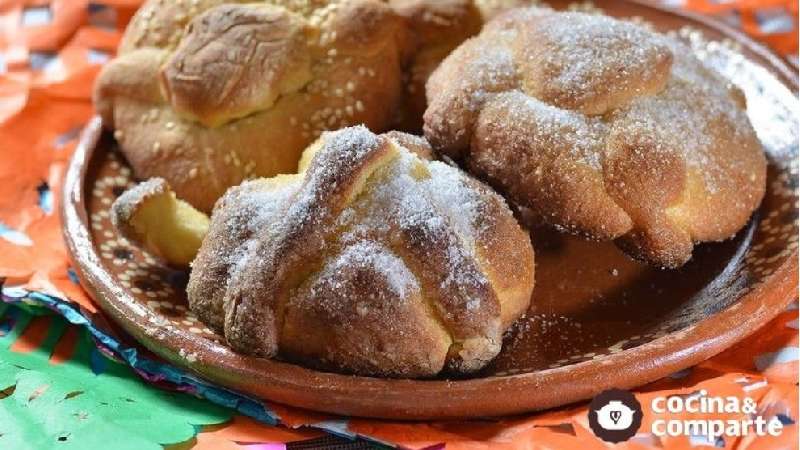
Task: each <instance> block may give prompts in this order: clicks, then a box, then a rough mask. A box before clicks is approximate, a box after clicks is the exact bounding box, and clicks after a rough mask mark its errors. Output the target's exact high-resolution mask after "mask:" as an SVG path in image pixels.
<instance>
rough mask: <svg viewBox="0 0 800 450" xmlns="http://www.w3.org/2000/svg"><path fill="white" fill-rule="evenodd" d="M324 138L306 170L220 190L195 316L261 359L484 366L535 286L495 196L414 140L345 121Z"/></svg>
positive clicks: (385, 366)
mask: <svg viewBox="0 0 800 450" xmlns="http://www.w3.org/2000/svg"><path fill="white" fill-rule="evenodd" d="M318 145H319V149H318V150H317V151H316V152H315V153H314V156H313V159H312V160H311V162H310V164H309V166H308V168H307V170H306V171H305V172H303V173H302V174H299V175H294V176H286V177H283V178H282V179H279V180H258V181H251V182H247V183H245V184H243V185H242V186H239V187H236V188H233V189H231V190H230V191H229V192H228V193H227V194H226V195H225V196H224V197H223V198H222V199H220V201H219V203H218V204H217V206H216V207H215V210H214V214H213V217H212V223H211V227H210V231H209V234H208V237H207V238H206V240H205V241H204V243H203V246H202V248H201V250H200V252H199V254H198V256H197V259H196V260H195V262H194V265H193V268H192V273H191V277H190V281H189V286H188V289H187V290H188V294H189V304H190V307H191V309H192V311H194V312H195V314H197V316H198V317H199V318H200V319H201V320H203V321H204V322H206V323H208V324H210V325H212V326H214V327H215V328H217V329H218V330H222V331H223V333H224V335H225V337H226V339H227V341H228V343H229V345H231V347H233V348H234V349H235V350H237V351H239V352H243V353H248V354H255V355H259V356H263V357H273V356H276V355H279V354H280V355H282V356H284V357H286V358H289V359H293V360H300V361H304V362H306V363H308V364H312V365H316V366H321V367H326V368H335V369H337V370H343V371H346V372H353V373H359V374H364V375H381V376H396V377H425V376H433V375H436V374H437V373H439V372H441V371H442V370H450V371H453V372H459V373H467V372H472V371H475V370H478V369H480V368H481V367H483V366H484V365H486V364H487V363H488V362H489V361H490V360H491V359H492V358H494V357H495V356H496V355H497V353H498V352H499V351H500V346H501V342H502V334H503V332H504V331H505V330H506V329H507V328H508V327H509V326H510V325H511V324H512V323H513V322H514V320H516V319H517V318H518V317H519V316H520V315H522V314H523V313H524V311H525V310H527V307H528V305H529V302H530V297H531V292H532V289H533V281H534V278H533V276H534V273H533V271H534V266H533V249H532V246H531V243H530V240H529V238H528V235H527V233H526V232H525V231H523V230H522V229H521V228H520V227H519V225H518V224H517V222H516V220H515V218H514V216H513V215H512V213H511V211H510V209H509V208H508V206H507V205H506V204H505V202H504V200H503V199H502V198H501V197H500V196H498V195H497V194H496V193H494V192H493V191H492V190H491V189H490V188H488V187H487V186H485V185H483V184H482V183H480V182H479V181H477V180H475V179H473V178H470V177H469V176H467V175H466V174H464V173H463V172H461V171H459V170H458V169H456V168H453V167H450V166H448V165H446V164H443V163H441V162H437V161H432V160H430V159H429V156H430V155H431V150H430V148H429V146H427V144H425V143H424V140H421V139H419V138H415V137H411V136H408V135H403V134H401V133H396V132H393V133H389V134H387V135H382V136H377V135H374V134H372V133H371V132H369V131H368V130H367V129H366V128H364V127H355V128H347V129H343V130H340V131H337V132H333V133H327V134H325V135H323V137H322V138H321V140H320V142H319V143H318ZM406 145H407V146H409V147H413V148H412V149H409V148H407V147H406ZM426 147H428V148H426Z"/></svg>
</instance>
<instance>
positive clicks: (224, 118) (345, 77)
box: [95, 0, 411, 212]
mask: <svg viewBox="0 0 800 450" xmlns="http://www.w3.org/2000/svg"><path fill="white" fill-rule="evenodd" d="M407 28H408V27H407V25H406V23H405V19H403V18H402V17H400V16H399V15H398V14H396V13H395V12H393V11H392V10H391V8H390V7H389V6H388V5H386V4H384V3H383V2H381V1H378V0H309V1H302V2H299V1H295V0H262V1H257V2H255V1H254V2H250V3H242V2H237V1H233V0H197V1H191V2H190V1H183V2H173V1H166V0H150V1H148V2H146V3H145V5H144V6H143V7H142V8H141V9H140V10H139V11H138V12H137V14H136V16H135V17H134V19H133V21H132V22H131V24H130V26H129V27H128V29H127V31H126V33H125V36H124V37H123V40H122V43H121V45H120V51H119V56H118V58H116V59H115V60H113V61H112V62H111V63H109V64H108V65H107V66H106V67H104V69H103V71H102V73H101V74H100V76H99V78H98V81H97V84H96V88H95V103H96V106H97V110H98V112H99V114H101V115H102V116H103V119H104V123H105V124H106V125H107V126H109V127H111V128H113V129H114V130H116V131H115V136H116V137H117V139H118V141H119V143H120V145H121V148H122V151H123V153H124V154H125V156H126V158H127V159H128V161H129V162H130V163H131V165H132V166H133V169H134V171H135V173H136V175H137V177H139V178H150V177H156V176H157V177H162V178H164V179H165V180H166V181H167V182H168V183H169V184H170V185H171V186H172V188H173V189H174V190H175V192H176V193H177V195H178V197H180V198H182V199H185V200H186V201H188V202H189V203H190V204H192V205H194V206H195V207H198V208H200V209H201V210H204V211H206V212H208V211H210V210H211V208H212V206H213V204H214V201H216V200H217V198H219V197H220V196H221V195H222V194H223V193H224V192H225V190H226V189H227V188H228V187H230V186H234V185H237V184H239V183H240V182H241V181H242V180H244V179H247V178H254V177H257V176H272V175H275V174H278V173H289V172H294V171H295V170H296V169H297V163H298V160H299V158H300V155H301V153H302V151H303V149H304V148H305V147H306V146H307V145H308V144H310V143H311V142H313V141H314V140H315V139H316V138H317V137H318V136H319V135H320V133H321V132H322V131H324V130H329V129H337V128H340V127H343V126H347V125H351V124H358V123H363V124H366V125H367V126H368V127H370V128H372V129H376V130H381V129H385V128H387V127H388V126H389V124H390V122H391V120H392V119H393V117H394V111H395V109H396V108H397V106H398V105H399V103H400V96H401V93H402V90H403V86H402V66H403V65H404V63H405V61H406V60H407V59H408V58H409V52H410V50H411V48H410V40H409V38H408V35H407Z"/></svg>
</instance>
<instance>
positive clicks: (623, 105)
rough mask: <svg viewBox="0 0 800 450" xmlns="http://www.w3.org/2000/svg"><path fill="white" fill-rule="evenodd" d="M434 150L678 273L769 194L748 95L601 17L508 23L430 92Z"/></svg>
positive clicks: (543, 216) (669, 42)
mask: <svg viewBox="0 0 800 450" xmlns="http://www.w3.org/2000/svg"><path fill="white" fill-rule="evenodd" d="M426 89H427V97H428V103H429V106H428V109H427V111H426V112H425V118H424V121H425V126H424V128H425V135H426V137H427V138H428V140H429V141H430V142H431V144H432V145H433V147H434V148H435V149H436V150H438V151H439V152H441V153H442V154H444V155H447V156H449V157H450V158H452V159H453V160H455V161H457V162H458V163H460V164H461V165H462V166H463V167H465V168H466V169H467V170H469V171H470V172H472V173H473V174H475V175H476V176H478V177H479V178H481V179H483V180H485V181H486V182H488V183H489V184H491V185H493V186H494V187H496V188H497V189H498V190H499V191H501V192H503V193H504V194H505V195H507V198H508V199H509V200H510V201H511V202H512V203H514V204H516V205H517V206H518V207H520V208H521V209H525V210H527V212H528V213H529V214H530V216H532V217H534V219H535V221H536V222H539V223H544V224H548V225H551V226H553V227H556V228H558V229H561V230H565V231H568V232H572V233H575V234H580V235H583V236H586V237H589V238H591V239H597V240H615V241H616V242H617V244H618V245H619V246H620V247H622V248H623V249H624V250H626V251H627V252H628V253H629V254H630V255H632V256H634V257H636V258H640V259H643V260H646V261H648V262H650V263H652V264H654V265H658V266H663V267H669V268H674V267H679V266H681V265H683V264H684V263H685V262H686V261H687V260H689V259H690V257H691V254H692V251H693V248H694V245H695V244H696V243H700V242H708V241H720V240H724V239H728V238H730V237H732V236H733V235H734V234H735V233H736V232H737V231H738V230H740V229H741V228H742V227H743V226H744V225H745V224H746V222H747V221H748V219H749V217H750V215H751V214H752V213H753V211H754V210H755V209H756V208H757V207H758V205H759V204H760V202H761V199H762V197H763V195H764V191H765V183H766V181H765V180H766V159H765V157H764V153H763V149H762V147H761V145H760V143H759V140H758V138H757V136H756V133H755V131H754V130H753V127H752V125H751V124H750V122H749V120H748V117H747V113H746V105H745V99H744V96H743V94H742V93H741V91H740V90H739V89H737V88H736V87H735V86H732V85H731V84H730V83H729V82H728V81H727V80H725V79H723V78H722V77H721V76H720V75H718V74H717V73H715V72H713V70H712V69H710V68H708V67H706V66H705V65H704V64H703V63H702V62H701V61H700V60H699V59H697V58H696V57H695V56H693V55H692V53H691V51H690V50H689V49H688V48H686V47H684V46H683V44H681V43H680V42H678V41H677V40H676V39H674V38H671V37H668V36H666V35H662V34H659V33H656V32H654V31H651V30H649V29H647V28H645V27H643V26H640V25H636V24H633V23H631V22H624V21H619V20H615V19H612V18H609V17H606V16H601V15H588V14H582V13H557V12H554V11H551V10H544V9H537V8H526V9H515V10H512V11H508V12H506V13H503V14H501V15H500V16H498V17H497V18H495V19H494V20H492V21H491V22H489V23H488V24H487V25H486V26H485V27H484V29H483V31H482V32H481V34H480V35H478V36H477V37H475V38H473V39H471V40H469V41H467V42H465V43H464V44H463V45H461V46H460V47H459V48H458V49H457V50H455V51H454V52H453V53H451V54H450V56H448V58H447V59H446V60H445V61H444V62H443V63H442V64H441V65H440V66H439V68H438V69H437V70H436V71H435V72H434V74H433V75H432V76H431V78H430V79H429V81H428V84H427V86H426Z"/></svg>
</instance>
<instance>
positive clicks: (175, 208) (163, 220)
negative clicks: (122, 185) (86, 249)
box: [111, 178, 209, 266]
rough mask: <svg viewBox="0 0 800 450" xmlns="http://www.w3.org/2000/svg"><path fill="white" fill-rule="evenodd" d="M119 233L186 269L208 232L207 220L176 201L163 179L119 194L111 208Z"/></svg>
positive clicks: (154, 179) (189, 207)
mask: <svg viewBox="0 0 800 450" xmlns="http://www.w3.org/2000/svg"><path fill="white" fill-rule="evenodd" d="M111 221H112V222H113V224H114V226H115V227H116V228H117V229H118V230H119V231H120V233H121V234H122V235H123V236H124V237H125V238H126V239H129V240H131V241H134V242H138V243H140V244H142V245H143V246H144V247H145V248H146V249H147V251H149V252H151V253H153V254H155V255H158V256H160V257H161V258H163V259H164V260H165V261H167V262H168V263H169V264H171V265H173V266H188V265H189V264H190V263H191V262H192V261H193V260H194V257H195V255H197V251H198V249H199V248H200V244H202V242H203V238H204V237H205V235H206V233H207V232H208V224H209V219H208V216H206V215H205V214H203V213H202V212H200V211H198V210H196V209H194V208H193V207H192V206H191V205H189V204H188V203H186V202H185V201H183V200H180V199H178V198H177V197H176V196H175V193H174V192H172V189H170V187H169V185H168V184H167V182H166V181H164V179H163V178H151V179H149V180H147V181H145V182H144V183H141V184H139V185H138V186H136V187H134V188H132V189H129V190H128V191H126V192H125V193H124V194H122V195H121V196H120V197H119V198H118V199H117V200H116V201H115V202H114V204H113V205H112V207H111Z"/></svg>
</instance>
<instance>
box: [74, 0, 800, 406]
mask: <svg viewBox="0 0 800 450" xmlns="http://www.w3.org/2000/svg"><path fill="white" fill-rule="evenodd" d="M596 5H597V6H594V5H589V4H582V5H578V6H577V8H579V9H583V10H593V9H597V8H601V9H602V10H603V11H604V12H605V13H607V14H610V15H612V16H617V17H628V18H633V20H637V21H643V22H645V23H648V24H652V25H653V26H654V27H655V28H656V29H658V30H661V31H667V32H671V33H675V35H677V36H678V37H679V38H681V39H683V40H685V41H686V42H687V43H688V44H690V46H691V47H692V48H693V50H694V51H695V52H696V54H697V55H698V56H699V57H700V58H702V59H704V60H705V61H707V62H708V63H709V64H710V65H711V66H713V67H715V68H716V69H717V70H718V71H720V72H721V73H722V74H723V75H725V76H726V77H728V78H729V79H730V80H731V81H732V82H734V83H736V84H737V85H739V86H740V87H741V88H742V90H743V91H744V92H745V93H746V95H747V100H748V114H749V115H750V118H751V121H752V122H753V125H754V127H755V129H756V131H757V132H758V135H759V138H760V139H761V141H762V143H763V145H764V148H765V151H766V152H767V154H768V158H769V162H770V166H769V173H768V184H767V194H766V198H765V200H764V203H763V204H762V206H761V208H760V209H759V210H758V211H757V212H756V214H755V215H754V217H753V219H752V220H751V222H750V223H749V224H748V226H747V227H746V228H745V229H743V230H742V231H741V232H740V233H739V234H738V235H737V236H736V237H735V238H734V239H732V240H730V241H727V242H723V243H716V244H706V245H702V246H699V247H698V248H697V249H696V250H695V254H694V257H693V259H692V261H691V262H690V263H689V264H687V265H686V266H685V267H683V268H682V269H680V270H675V271H663V270H658V269H654V268H651V267H648V266H646V265H643V264H641V263H638V262H635V261H632V260H630V259H629V258H627V257H626V256H625V255H623V254H622V253H621V252H620V251H619V250H617V248H616V247H614V246H613V245H612V244H598V243H593V242H585V241H582V240H580V239H577V238H573V237H568V236H562V235H558V234H555V233H553V232H547V231H540V230H537V231H536V232H535V233H533V234H534V239H533V240H534V246H535V249H536V258H537V259H536V262H537V268H536V289H535V292H534V297H533V301H532V306H531V307H530V309H529V311H528V313H527V314H526V316H525V317H523V318H522V319H520V320H519V321H518V322H517V323H516V324H515V325H514V326H513V328H512V329H511V330H510V331H509V333H507V335H506V337H505V342H504V347H503V350H502V352H501V354H500V355H499V356H498V357H497V358H496V359H495V360H494V361H493V362H492V363H491V364H490V365H489V366H488V367H487V368H485V369H484V370H483V371H481V372H480V373H478V374H476V375H474V376H472V377H470V378H467V379H458V380H445V379H436V380H392V379H377V378H367V377H357V376H347V375H340V374H335V373H327V372H320V371H315V370H311V369H307V368H304V367H301V366H298V365H294V364H291V363H288V362H282V361H276V360H265V359H258V358H253V357H248V356H243V355H238V354H236V353H234V352H232V351H231V350H230V349H228V348H227V347H226V346H225V344H224V340H223V339H222V338H221V337H220V336H218V335H216V334H215V333H214V332H213V331H211V330H210V329H209V328H207V327H206V326H204V325H203V324H202V323H201V322H199V321H198V320H197V319H196V318H195V317H194V316H193V315H192V314H191V312H190V311H188V309H187V304H186V297H185V292H184V290H185V285H186V281H187V278H188V276H187V274H186V273H185V272H182V271H177V270H174V269H171V268H169V267H167V266H165V265H164V264H163V263H162V262H161V261H159V260H158V259H156V258H155V257H153V256H151V255H149V254H147V253H145V252H143V251H141V250H140V249H139V248H137V247H136V246H135V245H133V244H131V243H130V242H128V241H126V240H125V239H124V238H122V237H121V236H119V235H118V234H117V232H116V230H115V229H114V228H113V226H112V225H111V222H110V219H109V209H110V206H111V203H112V202H113V200H114V199H115V198H116V196H118V195H120V194H121V193H122V192H124V190H125V189H127V188H129V187H131V186H133V185H134V183H135V180H134V179H133V178H132V174H131V171H130V169H129V168H128V167H127V165H126V163H125V161H124V159H123V158H122V157H121V156H120V154H119V153H118V152H117V151H116V144H115V142H114V139H113V138H112V137H111V136H110V135H108V134H107V133H103V132H102V131H101V124H100V121H99V119H96V120H94V121H93V122H92V123H91V125H90V126H89V127H88V128H87V130H86V131H85V134H84V136H83V140H82V143H81V146H80V147H79V148H78V150H77V151H76V153H75V156H74V160H73V162H72V165H71V168H70V171H69V173H68V176H67V180H66V184H65V191H64V195H65V201H64V202H63V205H64V206H63V211H62V214H63V217H64V224H65V225H64V230H65V237H66V240H67V243H68V246H69V249H70V252H71V254H72V257H73V260H74V261H75V265H76V268H77V269H78V272H79V274H80V277H81V280H82V282H83V284H84V286H85V287H86V288H87V289H88V291H89V292H90V293H91V294H92V295H93V296H94V298H95V299H96V300H97V302H98V303H99V304H100V305H101V307H102V308H103V309H104V311H106V312H107V313H109V315H110V316H111V317H112V318H114V319H115V320H116V321H117V322H118V323H119V324H120V325H121V326H122V327H123V328H124V329H125V330H126V331H128V332H129V333H131V334H132V335H133V336H134V337H136V338H137V339H138V340H139V341H140V342H142V343H143V344H144V345H145V346H147V347H148V348H150V349H151V350H153V351H154V352H156V353H158V354H159V355H161V356H163V357H164V358H166V359H168V360H169V361H171V362H173V363H175V364H177V365H180V366H184V367H188V368H189V369H191V370H193V371H194V372H196V373H197V374H199V375H201V376H203V377H205V378H207V379H209V380H211V381H214V382H216V383H219V384H221V385H223V386H226V387H229V388H232V389H236V390H239V391H242V392H245V393H249V394H252V395H254V396H258V397H262V398H265V399H269V400H273V401H278V402H282V403H286V404H290V405H293V406H299V407H304V408H309V409H314V410H319V411H325V412H331V413H337V414H345V415H358V416H369V417H385V418H400V419H430V418H454V417H470V416H473V417H474V416H489V415H504V414H515V413H521V412H525V411H532V410H538V409H544V408H550V407H555V406H559V405H563V404H567V403H571V402H575V401H579V400H583V399H587V398H590V397H591V396H593V395H594V394H596V393H598V392H600V391H602V390H604V389H607V388H610V387H618V388H630V387H634V386H637V385H641V384H644V383H647V382H650V381H653V380H656V379H658V378H660V377H663V376H666V375H669V374H670V373H672V372H675V371H677V370H680V369H683V368H686V367H689V366H691V365H693V364H696V363H697V362H700V361H702V360H704V359H706V358H708V357H710V356H712V355H714V354H716V353H718V352H720V351H722V350H723V349H725V348H727V347H729V346H730V345H732V344H733V343H735V342H737V341H738V340H739V339H741V338H743V337H745V336H747V335H748V334H750V333H751V332H753V331H755V330H756V329H757V328H758V327H759V326H760V325H762V324H764V323H766V322H767V321H768V320H769V319H771V318H772V317H774V316H775V315H777V314H778V313H779V312H781V311H783V310H784V309H785V308H786V306H787V305H788V304H789V303H791V302H792V301H793V300H794V299H795V298H796V296H797V286H798V278H797V277H798V275H797V271H798V265H797V234H798V224H797V219H798V192H797V189H798V183H797V150H798V117H800V110H799V108H800V106H799V105H798V100H797V78H796V75H795V73H794V71H792V70H791V69H789V68H787V67H786V66H785V65H784V64H783V63H782V62H781V61H780V60H779V59H778V58H777V57H774V56H772V55H771V54H770V53H769V52H768V51H767V50H764V49H763V48H762V47H760V46H759V45H757V44H755V43H753V42H752V41H750V40H749V39H748V38H746V37H744V36H743V35H741V34H739V33H738V32H736V31H733V30H730V29H728V28H726V27H723V26H720V25H716V24H714V23H711V22H708V21H706V20H704V19H700V18H695V17H690V16H686V15H678V14H674V13H670V12H666V11H664V10H660V9H657V8H654V7H652V6H647V5H644V4H639V3H632V2H627V1H601V2H597V3H596ZM554 6H556V7H566V6H567V5H566V3H563V4H561V3H558V2H556V4H555V5H554ZM572 7H573V8H575V7H576V6H575V5H572ZM198 188H201V187H198Z"/></svg>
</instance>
